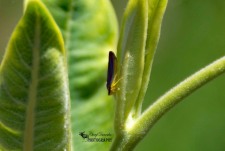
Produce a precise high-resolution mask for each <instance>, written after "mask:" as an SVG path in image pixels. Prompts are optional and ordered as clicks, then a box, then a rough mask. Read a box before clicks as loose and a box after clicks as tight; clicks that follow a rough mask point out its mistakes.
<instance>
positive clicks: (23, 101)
mask: <svg viewBox="0 0 225 151" xmlns="http://www.w3.org/2000/svg"><path fill="white" fill-rule="evenodd" d="M67 81H68V79H67V74H66V58H65V50H64V44H63V39H62V36H61V34H60V31H59V30H58V28H57V26H56V24H55V22H54V20H53V19H52V17H51V15H50V14H49V12H48V10H47V9H46V8H45V6H44V5H43V4H42V3H41V2H40V1H38V0H30V1H29V2H28V4H27V8H26V11H25V14H24V16H23V17H22V19H21V20H20V22H19V23H18V25H17V26H16V29H15V30H14V32H13V35H12V36H11V39H10V41H9V44H8V47H7V51H6V54H5V56H4V58H3V62H2V65H1V68H0V150H24V151H28V150H30V151H31V150H34V151H35V150H36V151H40V150H55V151H56V150H59V151H62V150H70V146H71V138H70V135H71V134H70V119H69V108H70V107H69V92H68V82H67Z"/></svg>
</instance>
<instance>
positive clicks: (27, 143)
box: [23, 15, 41, 151]
mask: <svg viewBox="0 0 225 151" xmlns="http://www.w3.org/2000/svg"><path fill="white" fill-rule="evenodd" d="M34 28H35V29H34V30H35V31H34V45H33V48H32V68H31V69H32V71H31V83H30V86H29V92H28V93H29V95H28V105H27V111H26V125H25V132H24V145H23V150H24V151H31V150H33V142H34V125H35V106H36V101H37V100H36V99H37V86H38V73H39V62H40V60H39V59H40V54H39V53H40V52H39V51H40V43H41V42H40V34H41V26H40V17H39V16H38V15H37V16H36V18H35V27H34Z"/></svg>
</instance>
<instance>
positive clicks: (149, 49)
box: [135, 0, 167, 116]
mask: <svg viewBox="0 0 225 151" xmlns="http://www.w3.org/2000/svg"><path fill="white" fill-rule="evenodd" d="M166 6H167V0H148V32H147V39H146V46H145V63H144V72H143V76H142V84H141V89H140V93H139V95H138V99H137V101H136V104H135V113H136V114H137V115H136V116H139V115H140V114H141V109H142V102H143V101H144V97H145V93H146V91H147V88H148V84H149V81H150V75H151V69H152V64H153V60H154V55H155V51H156V49H157V45H158V42H159V37H160V31H161V25H162V19H163V16H164V13H165V10H166Z"/></svg>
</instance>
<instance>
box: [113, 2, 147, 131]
mask: <svg viewBox="0 0 225 151" xmlns="http://www.w3.org/2000/svg"><path fill="white" fill-rule="evenodd" d="M147 4H148V3H147V1H146V0H139V1H136V0H130V1H129V3H128V5H127V8H126V11H125V13H124V18H123V23H122V31H121V34H120V40H119V44H118V61H119V67H118V68H120V67H121V69H120V73H119V74H120V77H119V78H121V81H120V82H119V91H118V93H117V102H118V103H117V111H116V112H117V113H116V114H117V116H116V117H117V118H118V122H117V125H118V126H117V127H121V126H122V129H123V126H124V125H125V124H124V123H125V122H126V120H127V119H128V116H129V115H130V116H133V115H132V113H131V112H132V109H133V105H134V104H135V101H136V100H137V98H138V94H139V90H140V87H141V81H142V75H143V70H144V61H145V60H144V54H145V43H146V37H147V23H148V5H147ZM120 64H121V66H120ZM130 113H131V114H130ZM132 118H133V117H132Z"/></svg>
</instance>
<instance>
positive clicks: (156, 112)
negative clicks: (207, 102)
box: [112, 57, 225, 151]
mask: <svg viewBox="0 0 225 151" xmlns="http://www.w3.org/2000/svg"><path fill="white" fill-rule="evenodd" d="M224 72H225V57H222V58H220V59H218V60H216V61H215V62H213V63H211V64H210V65H208V66H206V67H205V68H203V69H201V70H200V71H198V72H196V73H195V74H193V75H192V76H190V77H188V78H187V79H186V80H184V81H182V82H181V83H180V84H178V85H177V86H175V87H174V88H172V89H171V90H169V91H168V92H167V93H165V94H164V95H163V96H161V97H160V98H159V99H158V100H157V101H156V102H155V103H154V104H152V105H151V106H150V107H149V108H148V109H147V110H146V111H145V112H144V113H143V114H142V115H141V116H140V117H139V118H138V119H137V120H136V121H134V122H133V125H129V126H125V127H129V128H127V129H126V130H125V131H126V132H127V133H124V134H126V135H124V138H122V139H121V138H119V137H118V138H117V137H116V139H120V140H116V139H115V140H114V143H113V145H112V149H113V148H117V149H114V150H120V151H127V150H132V149H133V148H134V147H135V146H136V145H137V143H138V142H139V141H140V140H141V139H142V138H143V137H144V136H145V135H146V134H147V132H148V131H149V130H150V129H151V127H152V126H153V125H154V124H155V123H156V122H157V121H158V120H159V119H160V117H162V115H164V114H165V113H166V112H167V111H168V110H169V109H171V108H172V107H174V106H175V105H176V104H177V103H179V102H180V101H181V100H183V99H184V98H185V97H187V96H188V95H190V94H191V93H193V92H194V91H195V90H197V89H198V88H200V87H201V86H203V85H204V84H206V83H207V82H209V81H211V80H212V79H214V78H216V77H218V76H219V75H221V74H222V73H224ZM128 124H129V123H128ZM116 142H120V143H116ZM114 145H117V146H114Z"/></svg>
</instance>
